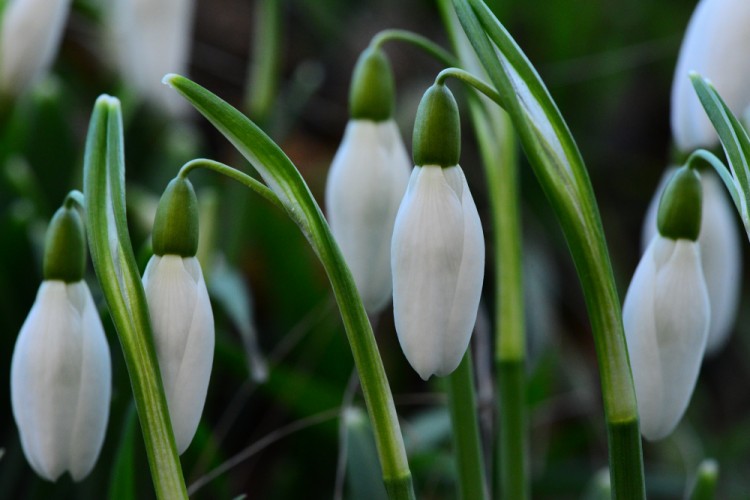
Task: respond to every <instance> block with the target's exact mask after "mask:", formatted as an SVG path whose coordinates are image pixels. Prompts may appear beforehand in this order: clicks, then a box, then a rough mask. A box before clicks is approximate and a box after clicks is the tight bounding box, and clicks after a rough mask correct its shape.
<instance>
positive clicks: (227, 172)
mask: <svg viewBox="0 0 750 500" xmlns="http://www.w3.org/2000/svg"><path fill="white" fill-rule="evenodd" d="M198 168H205V169H207V170H213V171H214V172H218V173H220V174H222V175H224V176H226V177H229V178H230V179H233V180H235V181H237V182H239V183H240V184H242V185H243V186H245V187H247V188H250V189H252V190H253V191H255V192H256V193H257V194H259V195H261V196H262V197H263V198H265V199H266V200H267V201H269V202H271V203H272V204H273V205H275V206H276V207H277V208H279V209H280V210H284V205H282V204H281V201H279V197H278V196H276V193H274V192H273V191H271V190H270V189H269V188H268V187H267V186H266V185H265V184H263V183H262V182H260V181H258V180H257V179H253V178H252V177H250V176H249V175H247V174H246V173H245V172H242V171H241V170H237V169H236V168H234V167H230V166H229V165H226V164H224V163H221V162H218V161H215V160H209V159H207V158H197V159H195V160H190V161H189V162H187V163H186V164H184V165H183V166H182V168H181V169H180V171H179V173H178V174H177V176H178V177H182V178H187V176H188V174H189V173H190V172H192V171H193V170H195V169H198Z"/></svg>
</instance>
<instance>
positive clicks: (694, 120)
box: [672, 0, 750, 152]
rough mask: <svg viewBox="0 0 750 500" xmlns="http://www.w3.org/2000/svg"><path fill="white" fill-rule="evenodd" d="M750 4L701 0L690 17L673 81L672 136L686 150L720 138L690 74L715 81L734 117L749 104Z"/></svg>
mask: <svg viewBox="0 0 750 500" xmlns="http://www.w3.org/2000/svg"><path fill="white" fill-rule="evenodd" d="M748 24H750V2H748V1H747V0H701V2H700V3H699V4H698V6H697V7H696V8H695V11H694V12H693V17H692V18H691V19H690V24H689V25H688V28H687V32H686V33H685V38H684V40H683V42H682V48H681V49H680V55H679V58H678V60H677V69H676V71H675V75H674V80H673V82H672V135H673V137H674V140H675V143H676V145H677V147H678V148H679V149H680V150H681V151H683V152H689V151H692V150H693V149H695V148H698V147H712V146H713V145H715V144H716V143H717V142H718V136H717V134H716V131H715V130H714V127H713V125H711V122H710V121H709V119H708V117H707V116H706V112H705V111H704V110H703V106H701V104H700V101H699V100H698V96H697V95H696V94H695V90H693V85H692V84H691V83H690V79H689V78H688V74H689V73H690V72H691V71H697V72H698V73H700V74H701V75H702V76H704V77H705V78H708V79H709V80H711V83H713V85H714V86H715V87H716V90H718V91H719V93H720V94H721V96H722V97H723V98H724V100H725V101H726V103H727V105H728V106H729V108H730V109H731V110H732V112H733V113H734V114H735V115H741V114H742V113H743V112H744V111H745V109H746V108H747V107H748V105H750V85H748V80H749V79H750V57H747V47H748V46H750V30H748V29H747V27H748Z"/></svg>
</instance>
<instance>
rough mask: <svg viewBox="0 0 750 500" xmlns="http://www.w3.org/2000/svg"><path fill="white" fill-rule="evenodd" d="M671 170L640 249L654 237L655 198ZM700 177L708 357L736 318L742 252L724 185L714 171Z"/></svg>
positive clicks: (649, 216) (700, 239)
mask: <svg viewBox="0 0 750 500" xmlns="http://www.w3.org/2000/svg"><path fill="white" fill-rule="evenodd" d="M675 170H676V169H675V168H670V169H667V171H666V172H665V173H664V176H663V177H662V180H661V182H660V184H659V187H658V188H657V189H656V195H655V196H654V198H653V200H651V204H650V205H649V208H648V212H647V213H646V220H645V222H644V224H643V237H642V240H641V241H642V245H643V248H644V250H645V248H646V247H647V246H648V244H649V242H651V240H653V238H654V236H655V235H656V231H657V230H656V212H657V208H658V205H659V203H658V202H659V197H660V196H661V194H662V193H663V192H664V188H665V187H666V184H667V181H668V180H669V178H670V177H671V176H672V175H674V172H675ZM700 177H701V184H702V186H703V211H702V216H701V231H700V235H699V236H698V245H699V246H700V249H701V252H700V255H701V267H702V268H703V275H704V277H705V279H706V286H707V287H708V301H709V303H710V304H711V326H710V328H709V331H708V342H707V343H706V355H712V354H715V353H717V352H719V351H720V350H721V349H722V348H723V347H724V346H725V345H726V343H727V341H728V340H729V336H730V335H729V334H730V333H731V332H732V327H733V326H734V322H735V319H736V317H737V310H738V308H739V302H740V284H741V280H739V279H738V278H737V277H738V276H741V275H742V253H741V251H740V235H739V232H738V230H737V224H736V222H735V217H736V211H735V209H734V206H733V205H732V203H731V202H730V200H729V199H728V198H727V195H726V193H725V188H724V185H723V184H722V182H721V180H720V179H719V178H718V176H717V175H716V174H715V173H714V172H704V173H703V174H702V175H701V176H700Z"/></svg>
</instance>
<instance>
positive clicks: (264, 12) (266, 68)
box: [246, 0, 281, 124]
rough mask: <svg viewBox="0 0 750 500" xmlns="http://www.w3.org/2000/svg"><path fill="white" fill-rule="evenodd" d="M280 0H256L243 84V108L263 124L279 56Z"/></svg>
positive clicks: (270, 104) (274, 86)
mask: <svg viewBox="0 0 750 500" xmlns="http://www.w3.org/2000/svg"><path fill="white" fill-rule="evenodd" d="M280 3H281V2H280V0H257V3H256V5H257V10H256V23H255V34H256V36H255V39H254V44H253V61H252V64H251V66H250V76H249V79H248V86H247V91H246V92H247V97H246V99H247V106H246V107H247V110H248V113H249V114H250V116H252V117H253V119H254V120H256V121H257V122H259V123H262V124H265V123H267V122H268V119H269V117H270V115H271V110H272V109H273V105H274V101H275V97H276V92H277V87H278V80H279V61H280V58H281V51H280V45H281V15H280V10H281V9H280Z"/></svg>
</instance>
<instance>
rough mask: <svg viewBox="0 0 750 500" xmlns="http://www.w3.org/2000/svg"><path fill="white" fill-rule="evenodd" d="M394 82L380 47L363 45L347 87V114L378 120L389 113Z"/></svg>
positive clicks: (389, 115) (391, 113) (353, 116)
mask: <svg viewBox="0 0 750 500" xmlns="http://www.w3.org/2000/svg"><path fill="white" fill-rule="evenodd" d="M395 87H396V85H395V83H394V81H393V71H392V70H391V64H390V63H389V62H388V58H387V57H386V56H385V54H384V53H383V51H382V50H380V49H377V48H371V47H370V48H367V49H365V50H364V52H362V54H361V55H360V56H359V60H357V65H356V66H355V67H354V74H353V75H352V86H351V89H350V90H349V114H350V116H351V117H352V118H354V119H357V120H372V121H375V122H382V121H385V120H388V119H389V118H391V116H393V108H394V107H395V93H396V92H395Z"/></svg>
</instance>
